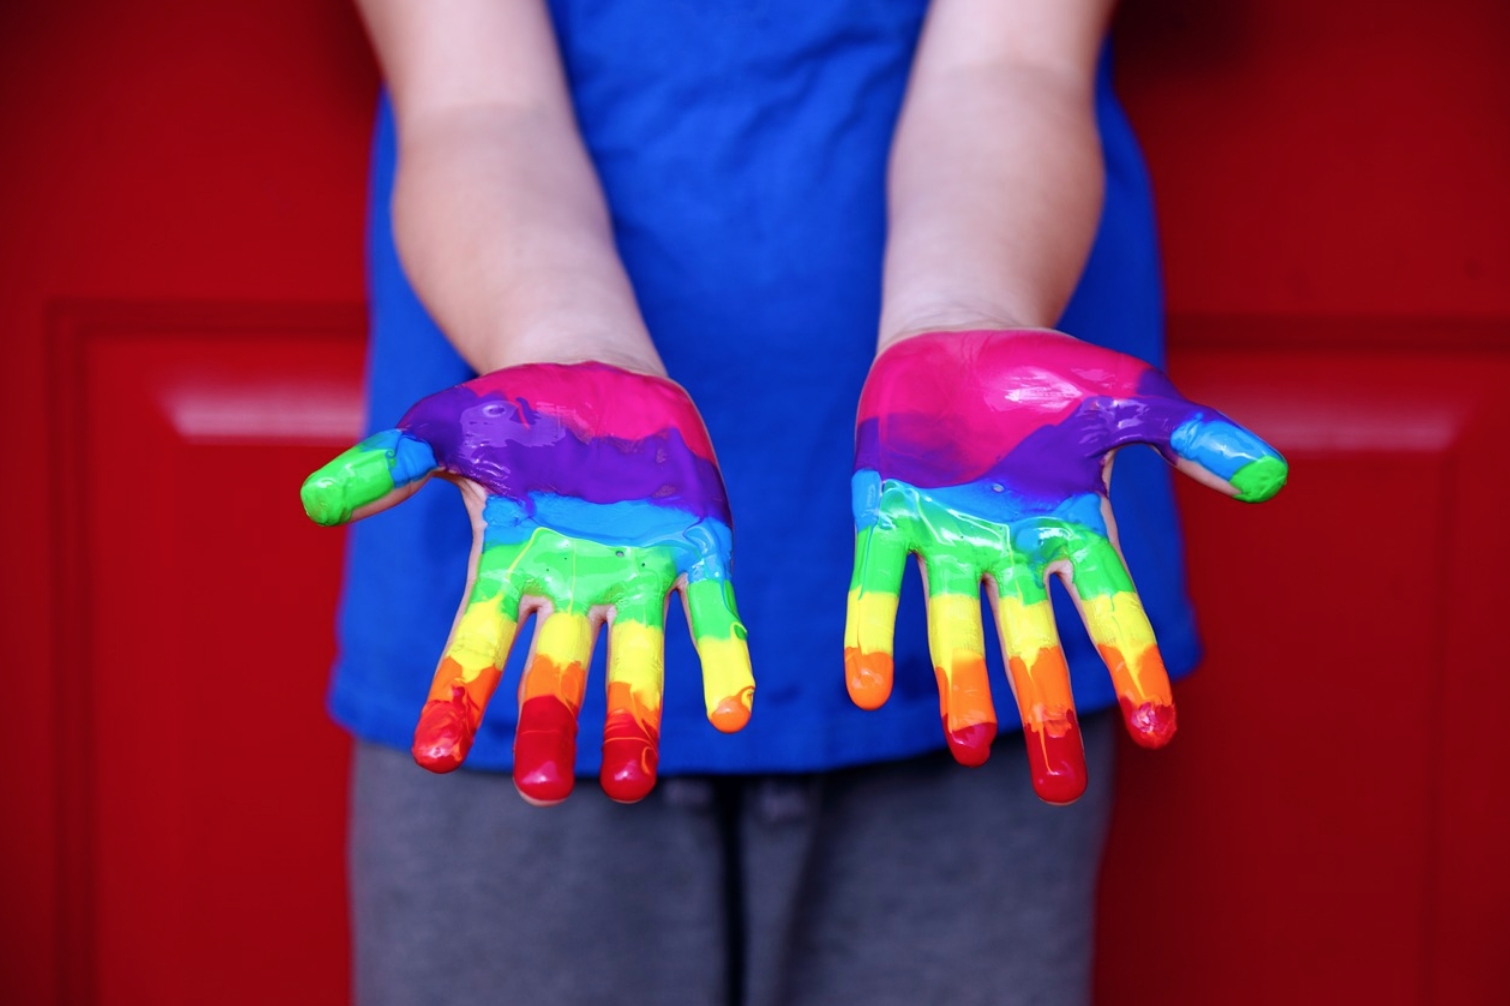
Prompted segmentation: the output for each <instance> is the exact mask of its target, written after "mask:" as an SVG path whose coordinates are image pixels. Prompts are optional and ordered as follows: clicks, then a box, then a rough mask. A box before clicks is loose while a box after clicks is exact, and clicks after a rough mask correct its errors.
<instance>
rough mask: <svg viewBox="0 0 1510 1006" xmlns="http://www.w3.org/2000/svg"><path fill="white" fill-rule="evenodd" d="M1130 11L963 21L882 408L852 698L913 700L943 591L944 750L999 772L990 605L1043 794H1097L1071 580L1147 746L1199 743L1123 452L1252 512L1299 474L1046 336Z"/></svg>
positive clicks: (868, 396) (1191, 409)
mask: <svg viewBox="0 0 1510 1006" xmlns="http://www.w3.org/2000/svg"><path fill="white" fill-rule="evenodd" d="M1109 8H1110V3H1109V2H1107V0H1011V2H1004V0H938V2H936V3H935V4H934V6H933V9H932V10H931V11H930V13H929V17H928V23H927V25H926V27H925V29H924V32H923V38H922V42H921V43H920V46H919V50H918V55H917V59H916V62H915V64H914V67H913V75H912V81H911V84H910V86H909V89H908V93H907V99H906V102H905V104H904V106H903V111H902V118H901V121H900V123H899V125H898V129H897V135H896V139H895V141H894V144H893V148H892V159H891V178H890V213H891V217H890V236H889V238H888V243H887V249H886V277H885V291H884V299H883V305H882V316H881V332H880V347H881V349H882V350H884V352H882V353H880V355H879V356H878V357H877V358H876V361H875V363H874V364H873V365H872V367H871V370H870V375H869V377H868V378H867V380H866V384H865V390H864V392H863V394H862V396H861V400H860V413H859V422H858V426H857V430H856V443H857V450H856V458H855V476H854V482H853V489H854V511H855V530H856V535H855V572H854V578H853V580H852V582H851V585H850V595H849V612H848V621H847V625H846V630H845V664H846V673H847V681H848V685H849V691H850V695H851V696H852V697H853V698H854V700H855V702H856V703H857V704H858V705H860V706H862V707H865V708H875V707H877V706H879V705H881V704H882V703H884V702H885V701H886V700H887V697H888V695H889V694H890V691H891V685H892V652H891V651H892V623H893V620H894V619H895V616H896V609H897V600H898V596H899V594H900V591H901V583H902V575H903V568H904V567H905V565H906V563H907V561H908V558H909V556H910V555H917V556H918V558H919V560H920V562H921V564H922V567H923V572H924V579H925V584H926V589H927V595H928V596H927V606H928V641H929V649H930V651H931V653H932V656H933V663H934V668H935V671H936V673H937V676H938V682H939V692H940V694H939V699H940V708H941V711H942V714H943V725H944V732H945V736H946V738H947V739H948V742H949V746H950V748H951V749H952V750H953V752H954V754H955V757H956V758H958V759H959V760H960V761H961V762H964V763H965V764H971V765H974V764H979V763H980V762H982V761H984V760H985V758H986V757H987V756H988V754H989V753H990V749H991V742H992V741H993V739H994V738H995V736H996V728H997V716H996V709H995V705H994V702H993V698H992V692H993V691H995V692H996V693H997V695H1000V694H1001V692H1000V689H999V687H998V688H995V689H993V688H992V685H991V682H990V675H989V672H988V669H987V667H986V661H985V644H984V628H983V626H982V620H981V612H980V592H981V588H982V584H983V583H984V584H985V587H986V590H987V594H988V596H989V598H990V600H991V606H992V609H993V613H994V615H995V618H996V623H997V631H998V633H999V635H1000V636H1001V641H1002V651H1003V652H1004V653H1005V654H1006V655H1007V667H1006V673H1007V678H1008V679H1009V681H1010V684H1011V694H1012V696H1013V697H1014V699H1015V702H1016V705H1017V712H1018V716H1019V717H1020V718H1021V720H1022V724H1023V727H1024V730H1025V739H1026V742H1027V748H1028V756H1029V761H1030V763H1031V765H1032V772H1033V786H1034V788H1035V789H1036V790H1037V792H1038V793H1039V795H1040V796H1042V797H1043V799H1045V800H1048V801H1050V802H1053V803H1066V802H1069V801H1071V800H1074V799H1076V798H1077V797H1078V796H1079V795H1080V793H1081V792H1082V791H1083V790H1084V788H1085V784H1086V776H1085V759H1084V753H1083V750H1082V746H1081V741H1080V730H1079V726H1078V720H1077V713H1076V711H1075V704H1074V697H1073V694H1072V692H1071V688H1070V680H1069V668H1068V667H1067V665H1066V663H1065V659H1064V654H1063V651H1062V650H1061V648H1060V645H1059V637H1058V632H1057V629H1056V626H1055V624H1054V617H1053V613H1052V607H1051V604H1050V601H1049V595H1048V587H1047V581H1048V578H1049V577H1050V576H1057V577H1059V578H1060V579H1061V580H1062V581H1063V582H1064V585H1065V586H1066V587H1067V588H1068V590H1069V593H1070V596H1071V597H1072V598H1073V599H1074V601H1075V603H1076V605H1077V606H1078V608H1079V609H1080V615H1081V618H1082V620H1083V621H1084V623H1085V626H1086V629H1087V631H1088V633H1089V634H1090V637H1091V639H1092V641H1093V642H1094V643H1095V644H1096V647H1097V649H1098V651H1099V652H1100V654H1101V655H1102V657H1103V658H1104V660H1105V662H1106V665H1107V671H1108V672H1109V673H1110V675H1111V677H1112V681H1113V684H1114V686H1115V687H1116V690H1117V693H1118V697H1119V699H1120V702H1121V706H1122V711H1123V716H1124V719H1125V721H1126V723H1127V728H1128V730H1129V732H1130V733H1131V734H1132V736H1133V738H1134V739H1135V740H1136V741H1137V742H1138V743H1140V744H1143V745H1145V746H1148V747H1160V746H1162V745H1164V744H1165V743H1167V742H1168V741H1169V739H1170V738H1171V737H1172V736H1173V734H1174V731H1175V712H1174V701H1173V696H1172V694H1171V691H1170V687H1169V679H1168V676H1167V674H1166V673H1165V670H1164V664H1163V660H1162V658H1161V657H1160V656H1159V651H1158V646H1157V645H1156V643H1155V640H1154V636H1153V629H1152V627H1151V625H1150V624H1149V621H1148V618H1147V616H1146V615H1145V613H1144V611H1143V606H1142V603H1141V601H1140V600H1139V598H1138V594H1137V590H1136V588H1135V587H1134V585H1133V582H1132V577H1131V575H1130V574H1129V572H1128V570H1127V567H1126V565H1125V563H1124V561H1123V559H1122V554H1121V550H1120V548H1119V546H1118V544H1117V532H1116V523H1115V521H1114V520H1113V517H1112V511H1111V504H1110V501H1109V499H1108V498H1107V484H1108V480H1109V477H1110V473H1111V463H1112V455H1113V454H1114V453H1115V452H1116V451H1117V450H1118V449H1119V448H1121V447H1122V446H1125V445H1127V444H1132V443H1144V444H1150V445H1152V446H1155V447H1157V448H1158V449H1159V450H1160V451H1161V452H1162V453H1163V454H1164V456H1165V457H1166V458H1167V459H1168V460H1169V461H1170V462H1171V463H1173V464H1175V465H1176V466H1177V467H1179V468H1180V469H1181V470H1182V471H1184V472H1185V473H1186V474H1188V475H1191V476H1193V477H1194V478H1196V479H1197V480H1199V481H1201V482H1204V483H1205V484H1207V485H1210V486H1212V487H1214V488H1217V489H1218V490H1220V491H1222V492H1225V493H1227V494H1228V495H1231V496H1234V497H1236V498H1238V499H1241V500H1245V501H1248V502H1260V501H1262V500H1266V499H1268V498H1269V497H1271V496H1273V495H1274V493H1276V492H1278V491H1279V489H1280V487H1281V486H1283V485H1284V481H1285V478H1286V476H1287V472H1288V469H1287V468H1286V466H1285V463H1284V460H1283V459H1282V458H1281V457H1280V456H1279V455H1278V453H1277V452H1275V450H1274V449H1273V448H1272V447H1270V446H1269V445H1268V444H1266V443H1264V442H1263V441H1262V440H1260V439H1259V438H1257V437H1256V436H1254V435H1253V434H1251V433H1249V432H1248V431H1247V430H1244V429H1243V428H1241V427H1240V426H1237V425H1236V424H1235V423H1233V422H1231V421H1230V420H1229V419H1227V418H1226V417H1225V416H1223V415H1222V414H1221V413H1220V412H1217V411H1216V410H1214V409H1210V408H1206V407H1203V406H1201V405H1198V404H1196V403H1194V402H1191V401H1189V400H1188V399H1186V398H1185V397H1184V396H1183V395H1181V394H1180V393H1179V392H1178V391H1176V390H1175V389H1174V386H1173V385H1171V384H1170V383H1169V380H1168V379H1167V378H1166V377H1164V376H1163V375H1162V374H1160V373H1159V372H1158V371H1156V370H1154V369H1153V368H1151V367H1149V366H1148V365H1147V364H1146V363H1143V362H1142V361H1140V360H1135V359H1133V358H1131V357H1128V356H1124V355H1122V354H1121V353H1116V352H1113V351H1111V350H1107V349H1101V348H1099V347H1096V346H1092V345H1089V344H1087V343H1083V342H1079V341H1077V340H1075V339H1072V338H1070V337H1069V336H1066V335H1062V334H1060V333H1057V332H1053V331H1047V329H1049V328H1050V326H1052V325H1054V324H1055V323H1056V322H1057V321H1058V319H1059V315H1060V314H1061V312H1063V310H1064V307H1065V305H1066V303H1067V302H1068V301H1069V298H1070V294H1071V292H1072V291H1073V290H1074V288H1075V285H1076V283H1077V281H1078V280H1079V277H1080V273H1081V270H1082V269H1083V268H1084V265H1085V260H1086V256H1087V255H1088V254H1089V251H1090V246H1091V242H1092V240H1093V238H1094V236H1095V232H1096V226H1097V223H1098V218H1099V216H1100V211H1101V200H1102V192H1103V185H1104V177H1103V170H1104V169H1103V167H1102V155H1101V148H1100V140H1099V137H1098V133H1097V129H1096V119H1095V105H1094V94H1095V72H1096V60H1097V56H1098V53H1099V49H1100V47H1101V40H1102V36H1103V34H1104V32H1105V28H1106V18H1107V14H1108V10H1109Z"/></svg>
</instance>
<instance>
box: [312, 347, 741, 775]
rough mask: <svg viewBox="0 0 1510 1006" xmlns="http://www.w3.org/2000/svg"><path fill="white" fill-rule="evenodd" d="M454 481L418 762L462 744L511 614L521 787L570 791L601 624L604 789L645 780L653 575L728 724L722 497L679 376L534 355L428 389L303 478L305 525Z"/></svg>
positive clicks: (444, 766)
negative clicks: (455, 549)
mask: <svg viewBox="0 0 1510 1006" xmlns="http://www.w3.org/2000/svg"><path fill="white" fill-rule="evenodd" d="M432 475H440V476H442V477H444V478H448V479H450V480H452V481H455V482H456V483H457V484H458V485H459V486H460V487H461V489H462V493H463V497H464V498H465V499H466V501H467V505H468V509H469V510H470V512H471V513H472V518H473V526H474V529H475V531H476V534H477V541H476V544H475V547H474V549H473V558H472V565H471V571H470V578H469V582H468V587H467V591H466V596H465V599H464V601H463V604H462V608H461V611H460V612H459V613H458V615H457V618H456V623H455V625H454V626H453V628H452V631H451V638H450V640H449V641H448V642H447V643H446V647H445V651H444V655H443V656H442V658H441V661H440V666H439V668H438V669H437V670H436V672H435V679H434V682H433V684H432V685H431V689H430V695H429V700H428V701H427V702H426V704H425V706H424V709H423V711H422V712H421V715H420V720H419V726H418V728H417V729H416V731H415V736H414V756H415V759H416V760H417V761H418V762H419V763H420V764H421V765H423V766H425V767H426V768H428V769H431V770H432V771H436V772H446V771H450V770H451V769H454V768H456V767H457V766H458V765H460V764H461V763H462V761H463V760H464V759H465V758H466V756H467V751H468V749H469V748H470V746H471V743H472V738H473V736H474V735H475V733H476V730H477V726H478V723H479V722H480V721H481V719H482V715H483V711H484V710H485V709H486V707H487V704H488V700H489V698H490V697H491V696H492V694H493V690H494V689H495V688H496V687H497V685H498V680H499V677H500V676H501V673H502V668H503V665H504V662H505V661H506V660H507V658H508V654H509V650H510V648H511V647H512V645H513V642H514V637H515V634H516V632H517V629H518V626H519V624H520V621H521V619H522V618H523V617H525V616H527V615H528V614H530V613H531V612H535V613H536V615H537V628H536V631H535V637H534V643H533V646H532V647H531V651H530V658H529V660H528V662H527V666H526V669H525V675H524V679H523V682H522V684H521V686H520V694H519V702H520V707H519V725H518V729H517V731H516V733H515V738H514V780H515V783H516V784H517V785H518V787H519V790H520V792H521V793H522V794H523V795H524V796H525V798H526V799H528V800H530V801H532V802H535V803H542V804H545V803H555V802H557V801H560V800H562V799H565V797H566V796H567V795H568V794H569V793H570V792H571V789H572V781H573V778H572V766H573V763H574V761H575V757H576V732H577V712H578V710H579V709H580V708H581V705H582V698H583V695H584V690H585V688H586V675H587V667H588V665H589V662H590V659H591V656H592V649H593V644H594V641H595V639H596V637H597V633H598V629H599V628H600V627H601V625H602V624H604V623H605V622H606V623H607V624H608V626H609V630H608V647H609V649H608V680H607V689H608V721H607V726H606V730H605V735H604V739H603V770H602V782H603V787H604V789H605V790H606V791H607V793H608V794H609V795H610V796H611V797H613V798H614V799H617V800H621V801H632V800H638V799H640V798H641V797H643V796H645V794H646V793H648V792H649V791H650V789H651V787H652V786H654V784H655V774H656V761H657V748H658V743H659V731H660V715H661V695H662V687H663V644H664V640H665V611H666V604H667V599H668V596H669V593H670V592H671V591H672V590H680V591H681V593H682V595H683V597H684V598H685V600H686V603H687V607H688V614H689V621H690V624H691V627H692V634H693V637H694V640H695V642H696V645H697V650H698V654H699V657H700V659H701V661H702V667H703V688H704V695H705V699H706V701H707V708H708V717H709V719H710V720H712V722H713V725H714V726H716V727H717V728H718V729H720V730H722V731H725V732H730V731H735V730H739V729H740V728H741V727H743V726H744V725H745V723H746V721H748V719H749V716H750V702H751V698H752V696H753V693H754V682H753V680H752V678H751V675H750V658H749V651H748V649H747V648H746V645H745V630H744V626H743V625H742V624H741V623H740V621H739V616H738V613H737V611H736V609H735V605H734V594H733V590H732V587H731V586H730V582H729V566H730V551H731V536H730V520H729V506H728V501H727V498H726V496H725V493H724V486H723V479H722V477H721V476H720V475H719V471H718V466H717V463H716V461H715V459H714V455H713V448H712V445H711V444H710V443H709V441H708V435H707V431H706V430H705V429H704V427H703V424H702V420H701V418H700V417H699V416H698V414H697V410H696V408H694V407H693V405H692V402H691V400H690V399H688V397H687V394H686V392H684V391H683V390H682V389H681V388H680V387H679V386H677V385H676V384H673V383H672V382H670V381H667V380H663V379H661V378H656V377H649V376H646V375H643V374H636V373H631V372H628V371H624V370H620V369H618V368H616V367H611V366H607V365H605V364H597V363H582V364H574V365H569V366H565V365H554V364H532V365H528V366H521V367H513V368H509V369H506V370H500V371H496V372H494V373H492V374H488V375H486V376H483V377H479V378H477V379H476V380H473V381H469V382H467V383H465V384H461V385H458V386H457V387H454V388H451V389H448V390H446V391H442V392H440V393H438V394H435V395H431V396H430V397H428V398H426V399H424V400H423V401H421V402H420V403H419V404H418V405H416V406H414V408H412V409H411V410H409V412H408V414H407V415H405V416H404V418H403V419H402V420H400V421H399V424H398V426H397V427H396V428H395V429H392V430H386V431H384V432H382V433H378V434H376V435H374V436H372V437H369V438H368V439H367V440H365V441H363V442H362V443H361V444H359V445H358V446H356V447H354V448H352V449H351V450H349V451H347V452H346V453H345V454H342V455H341V456H340V457H338V458H336V459H335V460H334V461H332V462H331V463H330V464H328V465H326V466H325V467H323V468H321V469H320V470H319V471H317V472H315V473H314V474H313V475H311V476H310V477H309V479H308V480H307V481H306V482H305V484H304V489H303V493H302V495H303V499H304V506H305V510H306V511H307V512H308V514H309V516H310V517H311V518H312V519H313V520H315V521H316V522H317V523H320V524H325V525H334V524H342V523H345V522H346V521H348V520H352V519H354V518H360V517H364V516H367V515H368V514H370V513H375V512H377V511H378V510H382V509H384V508H386V507H388V506H392V505H393V504H395V503H397V502H399V501H400V500H402V499H404V498H406V497H407V496H409V495H411V494H412V493H413V492H414V491H415V490H417V489H418V488H419V486H420V485H421V484H422V483H423V482H424V481H425V480H426V479H428V478H429V477H430V476H432Z"/></svg>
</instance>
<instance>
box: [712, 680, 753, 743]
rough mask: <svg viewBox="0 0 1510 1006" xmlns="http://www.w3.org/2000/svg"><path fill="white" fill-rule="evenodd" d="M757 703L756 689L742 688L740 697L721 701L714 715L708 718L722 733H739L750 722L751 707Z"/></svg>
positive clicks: (731, 697) (736, 696)
mask: <svg viewBox="0 0 1510 1006" xmlns="http://www.w3.org/2000/svg"><path fill="white" fill-rule="evenodd" d="M754 701H755V689H754V687H753V686H751V687H748V688H742V689H740V691H739V694H738V695H730V696H729V697H728V698H724V699H720V700H719V702H718V705H717V706H715V707H714V708H713V715H712V716H710V717H708V718H709V719H710V720H712V721H713V726H714V727H716V728H717V729H718V731H719V732H720V733H726V734H732V733H738V732H739V731H741V730H743V729H744V728H745V724H746V723H749V722H750V706H751V705H752V704H753V703H754Z"/></svg>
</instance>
